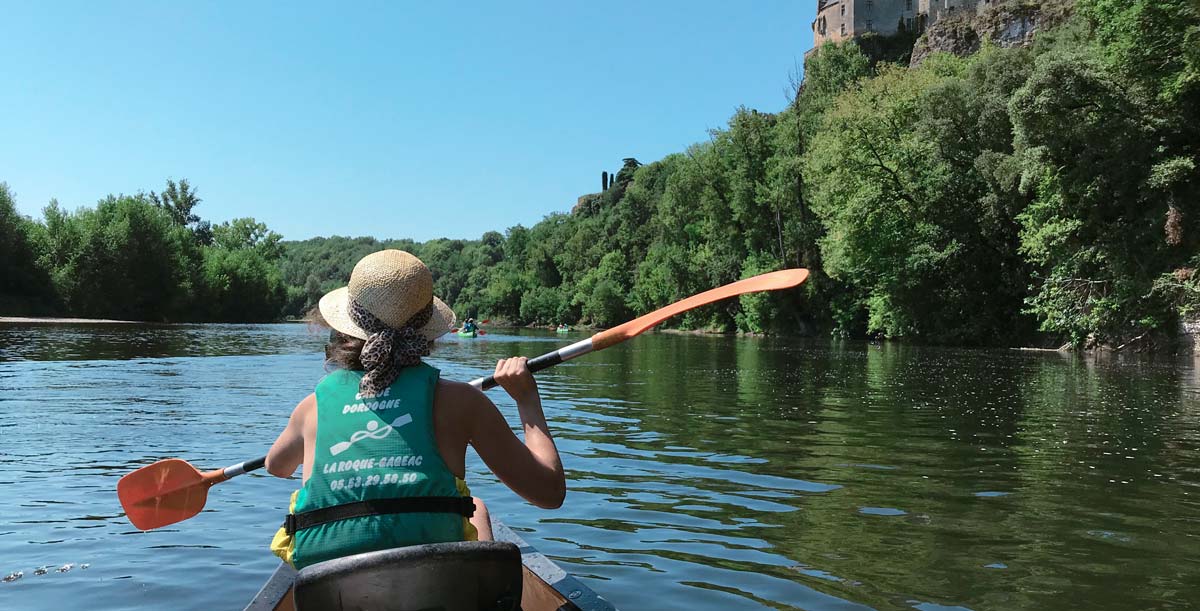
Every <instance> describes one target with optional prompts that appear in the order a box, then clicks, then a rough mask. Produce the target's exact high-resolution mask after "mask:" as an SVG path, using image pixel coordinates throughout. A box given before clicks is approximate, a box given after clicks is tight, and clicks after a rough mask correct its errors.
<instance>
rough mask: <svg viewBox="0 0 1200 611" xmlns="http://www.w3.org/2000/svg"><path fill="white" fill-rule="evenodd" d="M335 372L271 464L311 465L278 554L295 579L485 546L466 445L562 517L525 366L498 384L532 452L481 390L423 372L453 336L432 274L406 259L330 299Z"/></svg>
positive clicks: (364, 263) (518, 360)
mask: <svg viewBox="0 0 1200 611" xmlns="http://www.w3.org/2000/svg"><path fill="white" fill-rule="evenodd" d="M314 314H315V316H314V318H316V319H317V322H320V323H321V324H324V325H326V326H328V327H330V334H329V343H328V345H326V347H325V357H326V363H327V365H331V366H333V367H336V368H337V369H335V370H334V371H333V372H332V373H330V374H328V375H326V376H325V377H324V378H322V379H321V381H320V382H319V383H318V384H317V387H316V390H315V392H313V393H312V394H310V395H308V396H307V397H305V398H304V400H303V401H301V402H300V404H299V405H297V406H296V409H295V410H294V411H293V412H292V416H291V418H290V419H289V420H288V424H287V428H285V429H284V431H283V433H281V434H280V435H279V438H278V439H277V440H276V441H275V444H274V445H272V446H271V451H270V452H269V453H268V454H267V464H266V467H267V470H268V471H270V472H271V474H272V475H275V476H276V477H284V478H286V477H290V476H291V475H292V474H293V473H295V471H296V467H298V466H300V465H301V464H303V465H304V480H303V481H304V483H303V485H302V487H301V488H300V489H299V490H297V491H296V492H295V493H293V494H292V502H291V507H290V512H291V513H289V515H288V518H287V520H286V522H285V524H284V527H282V528H280V529H279V532H277V533H276V535H275V540H274V541H273V542H272V544H271V549H272V551H274V552H275V553H276V554H277V555H278V556H279V557H281V558H283V560H284V561H286V562H288V563H289V564H291V565H292V566H295V567H296V568H303V567H305V566H308V565H311V564H314V563H317V562H321V561H324V560H329V559H332V558H339V557H342V556H348V555H352V554H358V553H363V552H369V551H375V550H380V549H388V548H393V547H402V546H407V545H418V544H424V543H441V542H447V541H469V540H475V539H479V540H490V539H491V538H492V531H491V523H490V520H489V518H488V512H487V507H486V506H485V505H484V504H483V501H482V500H480V499H478V498H474V497H472V496H471V493H470V490H468V488H467V485H466V482H465V481H464V477H465V475H466V449H467V444H470V445H471V446H472V447H474V448H475V450H476V452H478V453H479V456H480V457H481V458H482V459H483V461H484V463H486V464H487V466H488V467H489V468H490V469H491V470H492V471H493V472H494V473H495V474H496V475H497V476H498V477H499V478H500V481H502V482H504V483H505V484H506V485H508V487H509V488H511V489H512V490H513V491H514V492H516V493H517V494H519V495H521V496H522V497H524V498H525V499H526V500H528V501H529V502H530V503H533V504H534V505H537V506H538V507H542V508H547V509H554V508H557V507H559V506H560V505H562V502H563V497H564V496H565V495H566V480H565V477H564V475H563V469H562V462H561V461H560V459H559V456H558V450H557V448H555V446H554V439H553V438H552V437H551V435H550V429H549V428H548V427H547V426H546V418H545V415H544V414H543V413H542V404H541V398H540V396H539V395H538V389H537V383H536V382H535V381H534V379H533V376H532V374H530V372H529V368H528V367H527V366H526V359H524V358H522V357H514V358H510V359H505V360H502V361H499V362H497V363H496V371H495V373H494V374H493V375H494V376H495V378H496V381H497V382H499V384H500V386H502V387H503V388H504V390H506V391H507V392H508V394H509V395H510V396H512V398H513V399H514V400H515V401H516V403H517V409H518V412H519V413H520V416H521V422H522V424H523V425H524V432H525V441H524V443H522V442H521V440H519V439H518V438H517V437H516V435H514V434H513V432H512V429H510V428H509V426H508V423H507V422H506V421H505V420H504V417H503V416H502V415H501V414H500V411H499V410H498V409H496V406H495V404H493V403H492V402H491V400H489V399H488V398H487V397H486V396H484V394H483V393H482V392H480V391H479V390H477V389H475V388H474V387H472V386H470V385H467V384H463V383H459V382H452V381H449V380H443V379H441V378H440V376H439V373H438V370H437V369H434V368H433V367H431V366H429V365H428V364H426V363H423V362H422V361H421V357H422V356H425V355H428V354H429V350H430V346H431V344H432V343H433V340H434V339H435V338H437V337H439V336H441V335H443V334H445V333H446V332H448V331H449V330H450V329H451V328H452V327H453V326H454V313H453V312H452V311H451V310H450V308H448V307H447V306H446V304H444V303H442V301H441V300H439V299H437V298H435V297H434V296H433V276H432V274H431V273H430V272H429V269H428V268H427V267H426V266H425V264H424V263H422V262H421V260H420V259H418V258H416V257H414V256H413V255H411V254H409V253H406V252H403V251H399V250H384V251H380V252H377V253H373V254H370V255H367V256H366V257H363V259H362V260H361V261H359V262H358V264H357V265H355V266H354V271H353V272H352V273H351V275H350V282H349V285H348V286H347V287H345V288H341V289H338V290H336V291H333V292H331V293H329V294H327V295H325V296H324V297H322V298H321V301H320V303H319V305H318V307H317V309H316V311H315V313H314Z"/></svg>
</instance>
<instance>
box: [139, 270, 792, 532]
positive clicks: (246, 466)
mask: <svg viewBox="0 0 1200 611" xmlns="http://www.w3.org/2000/svg"><path fill="white" fill-rule="evenodd" d="M807 278H808V270H806V269H785V270H782V271H778V272H771V273H769V274H762V275H760V276H754V277H753V278H747V279H745V280H739V281H737V282H734V283H732V284H726V285H725V286H722V287H718V288H715V289H712V290H709V291H704V292H703V293H700V294H698V295H693V296H691V297H688V298H687V299H684V300H682V301H677V302H675V303H673V304H671V305H669V306H667V307H665V308H660V309H658V310H655V311H653V312H651V313H649V314H646V315H645V316H639V317H638V318H635V319H633V320H631V321H629V322H627V323H625V324H623V325H620V326H617V327H613V328H611V329H607V330H605V331H601V332H599V333H597V334H595V335H593V336H591V337H589V338H587V339H584V340H580V341H578V342H575V343H574V344H571V345H569V346H566V347H564V348H560V349H558V350H555V351H554V352H550V353H547V354H543V355H542V356H539V357H537V358H534V359H531V360H530V361H529V363H528V365H529V370H530V371H541V370H543V369H546V368H547V367H552V366H554V365H557V364H559V363H561V362H563V361H569V360H571V359H573V358H575V357H578V356H582V355H584V354H587V353H589V352H593V351H596V350H603V349H605V348H608V347H609V346H615V345H616V344H619V343H621V342H623V341H625V340H628V339H632V338H634V337H637V336H638V335H641V334H642V333H645V332H646V331H647V330H649V329H651V328H653V327H654V326H655V325H658V324H659V323H661V322H663V321H664V320H666V319H668V318H670V317H672V316H675V315H677V314H682V313H684V312H687V311H688V310H692V309H695V308H698V307H700V306H703V305H708V304H710V303H714V302H717V301H720V300H722V299H728V298H730V297H736V296H738V295H745V294H746V293H758V292H762V291H778V290H781V289H788V288H792V287H795V286H799V285H800V283H802V282H804V281H805V280H806V279H807ZM471 385H472V386H474V387H476V388H479V389H482V390H487V389H489V388H492V387H494V386H496V380H495V379H493V378H492V376H487V377H485V378H479V379H477V380H472V381H471ZM266 462H267V457H266V456H263V457H261V458H256V459H254V460H249V461H246V462H244V463H238V464H236V465H232V466H229V467H226V468H224V469H215V470H213V471H207V472H203V473H202V472H200V471H199V470H198V469H196V468H195V467H193V466H192V465H190V464H188V463H187V462H186V461H184V460H181V459H178V458H170V459H167V460H160V461H158V462H156V463H154V464H152V465H147V466H145V467H142V468H140V469H138V470H137V471H134V472H133V473H130V474H128V475H126V476H124V477H122V478H121V479H120V481H118V482H117V496H118V497H119V498H120V499H121V506H122V507H124V508H125V515H126V516H127V517H128V518H129V521H130V522H132V523H133V525H134V526H135V527H137V528H139V529H141V530H151V529H155V528H160V527H163V526H167V525H169V524H174V523H176V522H182V521H184V520H186V519H188V518H191V517H192V516H195V515H196V514H198V513H200V510H202V509H204V503H205V502H206V501H207V500H208V489H209V488H211V487H213V486H214V485H216V484H219V483H221V482H224V481H226V480H228V479H230V478H232V477H236V476H238V475H242V474H243V473H247V472H249V471H254V470H255V469H261V468H262V467H263V465H265V464H266Z"/></svg>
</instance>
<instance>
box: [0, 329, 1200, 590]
mask: <svg viewBox="0 0 1200 611" xmlns="http://www.w3.org/2000/svg"><path fill="white" fill-rule="evenodd" d="M578 337H581V336H574V335H572V336H569V337H566V338H564V337H562V336H556V335H552V334H547V333H543V332H537V331H524V330H522V331H496V332H494V333H493V334H491V335H488V336H485V337H481V338H479V339H475V340H471V339H462V338H457V337H449V338H445V339H442V340H439V344H438V347H437V349H436V351H435V353H434V355H433V357H432V358H431V359H430V361H431V362H432V363H433V364H434V365H435V366H437V367H439V368H441V370H442V374H443V375H444V376H447V377H449V378H453V379H459V380H468V379H471V378H475V377H478V376H480V375H483V374H485V373H489V372H490V369H489V367H488V364H489V363H492V364H494V363H495V361H496V359H498V358H500V357H502V356H507V355H512V354H522V355H528V356H533V355H537V354H541V353H543V352H547V351H549V350H551V349H554V348H556V347H558V346H561V345H563V344H565V343H566V342H568V341H573V340H575V339H578ZM322 340H323V338H322V337H320V336H319V335H314V334H312V333H310V332H308V330H307V329H306V328H305V327H304V326H302V325H257V326H249V325H204V326H200V325H196V326H169V327H151V326H116V325H114V326H50V325H46V326H13V325H8V326H5V325H0V576H5V575H11V574H15V573H17V572H21V573H23V576H22V577H20V578H19V579H14V580H11V581H7V582H0V609H64V608H66V609H74V608H83V607H85V606H86V608H88V609H89V610H90V611H101V610H106V609H128V608H148V609H159V608H172V609H240V608H241V607H242V606H243V605H244V604H245V603H246V602H247V601H248V600H249V599H250V598H251V597H252V596H253V595H254V593H255V592H256V591H257V589H258V587H259V586H260V585H261V584H262V582H263V581H265V579H266V578H267V576H268V575H269V574H270V572H271V571H272V569H273V568H274V566H275V565H276V561H275V559H274V557H273V556H271V554H270V553H269V552H267V550H266V547H267V543H268V542H269V541H270V539H271V535H272V533H273V532H274V530H275V528H276V527H277V525H278V524H279V522H280V519H281V516H282V514H283V513H284V509H285V504H286V501H287V498H288V495H289V493H290V492H291V490H293V489H294V488H295V487H296V486H297V484H298V482H297V481H295V480H293V481H288V480H281V479H276V478H273V477H270V476H264V475H259V474H252V475H249V476H246V477H242V478H239V479H237V480H235V481H232V482H229V483H227V484H223V485H221V486H219V487H217V488H214V489H213V490H212V491H211V492H210V494H209V497H208V503H207V506H206V509H205V511H204V512H203V513H201V514H200V515H198V516H196V517H195V518H192V519H191V520H188V521H186V522H182V523H180V524H176V525H173V526H171V527H167V528H164V529H161V530H156V531H152V532H147V533H142V532H139V531H137V530H136V529H134V528H133V527H132V526H131V525H130V524H129V523H128V521H127V520H126V519H125V518H124V517H123V514H122V511H121V507H120V504H119V502H118V501H117V496H116V492H115V489H116V482H117V479H118V478H119V477H120V476H121V475H123V474H125V473H127V472H129V471H131V470H133V469H135V468H137V467H139V466H142V465H146V464H149V463H151V462H153V461H155V460H158V459H162V458H168V457H180V458H184V459H186V460H188V461H189V462H192V463H193V464H195V465H197V466H198V467H200V468H202V469H207V468H215V467H221V466H225V465H228V464H230V463H233V462H237V461H240V460H246V459H249V458H254V457H256V456H259V455H261V454H263V453H264V451H265V450H266V448H267V447H268V446H269V444H270V443H271V441H272V440H273V439H274V437H275V435H276V434H278V432H279V430H280V429H281V428H282V427H283V425H284V423H285V421H286V419H287V416H288V414H289V413H290V410H291V408H292V407H293V406H294V405H295V403H296V402H297V401H298V400H300V399H301V398H303V397H304V396H305V395H306V394H307V393H308V392H310V391H311V389H312V386H313V385H314V383H315V382H316V381H317V379H318V378H319V377H320V375H321V374H322V359H321V356H320V349H321V345H322ZM539 381H540V384H541V388H542V394H543V397H544V404H545V410H546V415H547V417H548V419H549V421H550V423H551V427H552V429H553V431H554V433H555V436H556V438H557V440H558V445H559V448H560V451H561V452H562V455H563V462H564V464H565V466H566V469H567V478H568V488H569V492H568V495H567V500H566V503H565V505H564V506H563V507H562V509H559V510H557V511H542V510H538V509H535V508H532V507H530V506H529V505H527V504H525V503H524V502H522V501H521V500H520V499H518V498H517V497H516V496H515V495H514V494H512V493H511V492H509V491H508V490H507V489H506V488H504V487H503V485H502V484H499V483H498V482H497V481H496V480H495V478H494V477H492V476H491V475H490V474H489V473H488V472H487V471H486V469H485V468H484V467H483V466H482V464H481V462H480V461H479V459H478V457H474V456H472V457H471V459H470V460H469V462H468V480H469V481H470V483H471V485H472V488H473V490H474V492H475V493H476V494H477V495H479V496H482V497H484V498H485V499H487V501H488V503H489V506H490V507H491V509H492V513H493V514H494V515H496V516H497V517H500V518H501V519H503V520H504V521H505V522H506V523H508V524H509V525H510V526H512V527H514V528H516V529H518V530H520V531H522V533H523V534H524V536H525V537H526V539H528V540H529V541H530V542H531V543H533V544H534V545H535V546H537V547H538V548H539V549H541V551H543V552H544V553H546V554H547V555H549V556H551V557H552V558H554V559H555V560H557V561H558V562H559V563H560V564H561V565H562V566H563V567H564V568H566V569H567V570H568V571H571V572H573V573H574V574H576V575H577V576H578V577H580V578H581V579H582V580H583V581H585V582H586V583H587V584H588V585H590V586H591V587H592V588H593V589H594V590H596V591H597V592H598V593H600V594H601V595H602V596H605V597H606V598H608V599H609V600H611V601H612V602H614V603H615V604H616V605H618V607H620V608H623V609H691V610H696V609H761V608H799V609H807V610H809V611H832V610H838V611H842V610H866V609H876V610H909V609H917V610H919V611H949V610H955V611H963V610H970V611H985V610H986V611H999V610H1020V609H1030V610H1032V609H1039V610H1040V609H1098V610H1114V611H1115V610H1122V611H1124V610H1131V609H1194V608H1200V373H1198V370H1197V369H1196V368H1194V366H1193V364H1192V362H1191V361H1190V360H1187V361H1179V360H1176V359H1169V358H1168V359H1164V358H1159V359H1149V358H1138V357H1128V358H1124V359H1117V358H1113V357H1108V358H1098V357H1082V356H1063V355H1059V354H1054V353H1034V352H1019V351H974V350H955V349H940V348H918V347H912V346H902V345H895V344H884V345H871V344H867V343H861V342H829V341H813V342H796V341H785V340H772V339H753V338H729V337H698V336H683V335H665V334H659V335H648V336H644V337H640V338H638V339H636V340H634V341H632V342H629V343H627V344H625V345H622V346H617V347H614V348H611V349H609V350H606V351H604V352H601V353H596V354H592V355H588V356H586V357H583V358H581V359H579V360H576V361H572V362H570V363H566V364H563V365H560V366H558V367H556V368H554V369H552V370H549V371H546V372H543V374H539ZM490 396H491V397H492V398H493V400H495V401H496V403H497V404H498V405H499V406H500V408H501V411H503V412H504V414H505V415H506V416H507V417H508V419H509V421H510V423H512V424H517V423H518V420H517V418H516V412H515V406H514V404H513V403H512V401H511V400H509V399H508V397H507V396H506V395H505V394H504V393H503V391H492V392H491V393H490ZM68 565H70V567H69V569H68V570H65V571H61V570H62V569H66V568H67V566H68ZM85 565H86V568H84V567H85ZM39 568H45V572H44V574H40V575H39V574H36V573H37V572H39V571H38V569H39ZM60 571H61V572H60Z"/></svg>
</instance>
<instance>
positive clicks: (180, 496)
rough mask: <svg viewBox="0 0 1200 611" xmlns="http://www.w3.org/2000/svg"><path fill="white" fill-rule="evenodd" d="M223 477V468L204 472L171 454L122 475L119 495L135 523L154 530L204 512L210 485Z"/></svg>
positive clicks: (126, 513)
mask: <svg viewBox="0 0 1200 611" xmlns="http://www.w3.org/2000/svg"><path fill="white" fill-rule="evenodd" d="M221 479H222V478H221V470H220V469H218V470H216V471H214V472H210V473H201V472H199V471H197V470H196V468H195V467H193V466H192V465H190V464H188V463H187V462H186V461H183V460H180V459H178V458H170V459H167V460H160V461H158V462H156V463H154V464H152V465H147V466H145V467H142V468H141V469H138V470H137V471H134V472H133V473H130V474H128V475H125V476H124V477H122V478H121V479H120V480H119V481H118V482H117V497H118V498H120V499H121V507H124V508H125V516H126V517H128V518H129V521H130V522H132V523H133V525H134V526H135V527H137V528H138V529H140V530H151V529H154V528H159V527H162V526H166V525H168V524H174V523H176V522H182V521H183V520H186V519H188V518H190V517H192V516H194V515H196V514H198V513H200V510H201V509H204V503H205V502H206V501H207V500H208V489H209V487H211V486H212V485H213V484H214V483H216V482H218V481H221Z"/></svg>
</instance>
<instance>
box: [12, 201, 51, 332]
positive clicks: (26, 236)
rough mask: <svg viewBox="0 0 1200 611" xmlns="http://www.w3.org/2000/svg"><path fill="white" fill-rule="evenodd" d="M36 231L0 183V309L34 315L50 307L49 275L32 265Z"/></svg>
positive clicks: (34, 260)
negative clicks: (33, 236) (33, 237)
mask: <svg viewBox="0 0 1200 611" xmlns="http://www.w3.org/2000/svg"><path fill="white" fill-rule="evenodd" d="M35 231H36V228H35V226H34V223H33V222H32V221H30V220H29V219H28V218H25V217H23V216H21V215H20V214H18V213H17V207H16V202H15V201H13V196H12V192H11V191H9V189H8V185H7V184H5V183H3V182H0V261H3V265H0V312H4V313H9V314H35V313H42V312H43V311H45V310H46V309H47V308H48V307H49V306H50V304H49V303H47V302H48V300H49V298H50V295H51V292H52V288H51V286H50V278H49V277H48V276H47V275H46V274H45V272H44V270H42V269H41V268H39V267H38V266H37V265H36V264H35V262H36V255H35V250H34V247H33V244H32V243H31V242H32V240H31V236H32V235H33V234H34V232H35Z"/></svg>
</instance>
